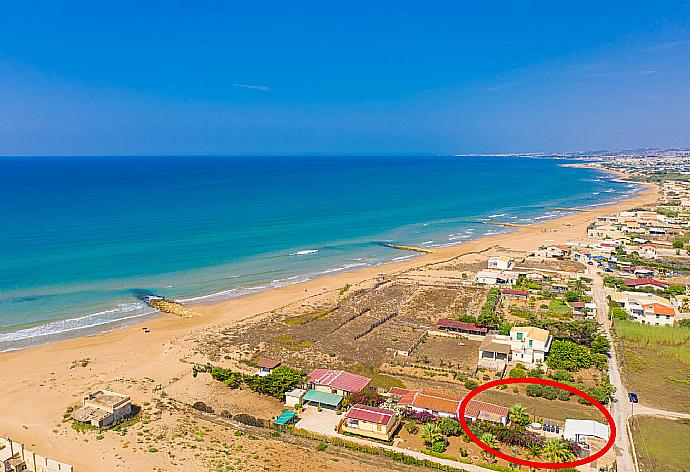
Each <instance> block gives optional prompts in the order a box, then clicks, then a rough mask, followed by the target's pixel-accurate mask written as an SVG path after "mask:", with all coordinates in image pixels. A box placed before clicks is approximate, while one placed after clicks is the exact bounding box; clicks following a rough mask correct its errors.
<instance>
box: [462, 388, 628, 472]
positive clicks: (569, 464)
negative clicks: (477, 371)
mask: <svg viewBox="0 0 690 472" xmlns="http://www.w3.org/2000/svg"><path fill="white" fill-rule="evenodd" d="M519 383H525V384H540V385H550V386H552V387H556V388H560V389H563V390H567V391H568V392H570V393H574V394H575V395H577V396H580V397H582V398H584V399H585V400H587V401H588V402H590V403H591V404H592V405H594V406H596V407H597V409H598V410H599V411H601V412H602V413H603V415H604V417H605V418H606V421H608V423H609V440H608V442H607V443H606V445H605V446H604V448H603V449H602V450H600V451H599V452H597V453H596V454H592V455H591V456H589V457H586V458H584V459H579V460H576V461H572V462H560V463H552V462H535V461H529V460H527V459H519V458H517V457H513V456H509V455H508V454H504V453H502V452H501V451H497V450H496V449H492V448H490V447H489V446H487V445H486V444H484V443H483V442H481V441H480V440H479V438H478V437H477V436H475V434H474V433H473V432H472V431H470V428H469V427H468V426H467V420H465V410H466V409H467V405H468V403H469V402H470V400H471V399H472V398H473V397H475V396H477V394H479V393H481V392H483V391H484V390H488V389H490V388H492V387H496V386H498V385H508V384H519ZM458 416H459V417H460V418H459V419H460V425H461V426H462V429H463V430H464V431H465V433H467V435H468V436H469V437H470V439H471V440H472V442H474V443H475V444H476V445H477V446H479V447H481V448H482V449H483V450H485V451H487V452H489V453H491V454H493V455H494V456H496V457H500V458H501V459H503V460H505V461H508V462H512V463H513V464H520V465H526V466H529V467H537V468H549V469H565V468H567V467H577V466H580V465H584V464H589V463H590V462H594V461H595V460H597V459H599V458H600V457H602V456H603V455H604V454H606V452H607V451H608V450H609V449H611V448H612V447H613V443H614V442H615V441H616V424H615V423H614V421H613V417H612V416H611V413H609V412H608V410H607V409H606V408H605V407H604V405H602V404H601V403H599V402H598V401H596V400H595V399H594V398H593V397H592V396H590V395H588V394H586V393H585V392H583V391H582V390H578V389H576V388H575V387H571V386H570V385H566V384H562V383H560V382H555V381H553V380H547V379H537V378H522V379H502V380H493V381H491V382H488V383H485V384H484V385H481V386H479V387H477V388H475V389H474V390H472V391H471V392H470V393H469V394H467V396H466V397H465V398H464V399H463V400H462V402H460V410H459V411H458Z"/></svg>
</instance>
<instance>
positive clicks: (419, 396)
mask: <svg viewBox="0 0 690 472" xmlns="http://www.w3.org/2000/svg"><path fill="white" fill-rule="evenodd" d="M398 405H400V406H413V407H416V408H424V409H425V410H432V411H439V412H444V413H448V414H453V415H457V413H458V409H459V408H460V398H459V397H454V396H451V395H444V394H441V393H435V392H428V391H419V390H413V391H411V392H409V393H408V394H407V395H403V397H402V398H401V399H400V401H399V402H398Z"/></svg>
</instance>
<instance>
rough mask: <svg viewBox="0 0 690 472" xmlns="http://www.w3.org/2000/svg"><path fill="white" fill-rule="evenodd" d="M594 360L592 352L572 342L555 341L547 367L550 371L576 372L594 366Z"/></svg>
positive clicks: (552, 344) (547, 360) (547, 359)
mask: <svg viewBox="0 0 690 472" xmlns="http://www.w3.org/2000/svg"><path fill="white" fill-rule="evenodd" d="M593 362H594V358H593V356H592V353H591V352H590V350H589V349H588V348H587V347H585V346H580V345H578V344H575V343H574V342H572V341H553V342H552V343H551V350H550V351H549V355H548V357H547V358H546V365H548V366H549V368H550V369H565V370H570V371H576V370H579V369H587V368H589V367H591V366H592V363H593Z"/></svg>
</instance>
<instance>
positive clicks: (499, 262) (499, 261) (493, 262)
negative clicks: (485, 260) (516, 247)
mask: <svg viewBox="0 0 690 472" xmlns="http://www.w3.org/2000/svg"><path fill="white" fill-rule="evenodd" d="M488 267H489V269H497V270H513V267H515V261H514V260H513V259H512V258H511V257H506V256H494V257H492V258H490V259H489V264H488Z"/></svg>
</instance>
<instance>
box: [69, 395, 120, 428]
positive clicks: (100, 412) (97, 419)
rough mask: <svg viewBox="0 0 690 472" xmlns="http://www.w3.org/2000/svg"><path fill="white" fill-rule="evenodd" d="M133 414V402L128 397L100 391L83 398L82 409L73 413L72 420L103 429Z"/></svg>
mask: <svg viewBox="0 0 690 472" xmlns="http://www.w3.org/2000/svg"><path fill="white" fill-rule="evenodd" d="M131 414H132V402H131V401H130V398H129V396H128V395H124V394H122V393H116V392H111V391H110V390H98V391H96V392H93V393H91V394H89V395H88V396H86V397H84V398H83V400H82V407H81V408H79V409H77V410H75V411H73V412H72V418H73V419H74V420H75V421H77V422H79V423H89V424H91V425H92V426H95V427H96V428H103V427H105V426H110V425H112V424H114V423H117V422H118V421H120V420H122V419H124V418H126V417H128V416H130V415H131Z"/></svg>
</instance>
